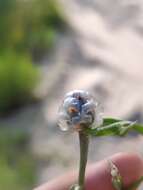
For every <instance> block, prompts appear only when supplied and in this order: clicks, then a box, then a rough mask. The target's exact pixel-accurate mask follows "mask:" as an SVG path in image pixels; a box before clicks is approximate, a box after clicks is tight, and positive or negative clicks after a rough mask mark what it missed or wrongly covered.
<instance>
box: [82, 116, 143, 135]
mask: <svg viewBox="0 0 143 190" xmlns="http://www.w3.org/2000/svg"><path fill="white" fill-rule="evenodd" d="M130 130H134V131H137V132H138V133H140V134H143V125H141V124H137V123H136V122H132V121H124V120H120V119H114V118H104V120H103V124H102V126H99V127H95V128H87V129H86V131H85V132H86V133H87V134H88V135H92V136H111V135H117V136H125V135H126V134H127V133H128V132H129V131H130Z"/></svg>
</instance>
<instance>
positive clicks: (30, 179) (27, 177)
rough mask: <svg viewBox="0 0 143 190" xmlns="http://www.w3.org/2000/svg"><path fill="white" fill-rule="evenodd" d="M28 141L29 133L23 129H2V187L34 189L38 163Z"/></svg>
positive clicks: (0, 148) (5, 188)
mask: <svg viewBox="0 0 143 190" xmlns="http://www.w3.org/2000/svg"><path fill="white" fill-rule="evenodd" d="M28 141H29V136H28V134H27V133H26V132H23V131H22V130H13V129H7V128H1V129H0V189H4V190H28V189H32V186H33V185H34V183H35V180H36V179H35V171H36V163H35V161H34V159H33V156H32V155H31V154H30V151H29V149H28Z"/></svg>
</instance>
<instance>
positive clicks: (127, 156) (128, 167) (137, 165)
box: [112, 153, 143, 186]
mask: <svg viewBox="0 0 143 190" xmlns="http://www.w3.org/2000/svg"><path fill="white" fill-rule="evenodd" d="M112 160H113V162H114V163H115V165H116V166H117V167H118V169H119V172H120V174H121V176H122V177H123V181H124V185H125V186H128V185H129V184H131V183H132V182H133V181H136V180H137V179H139V178H140V177H141V176H142V175H143V159H142V157H141V155H140V154H138V153H118V154H116V155H115V156H114V157H113V158H112Z"/></svg>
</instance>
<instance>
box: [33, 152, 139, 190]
mask: <svg viewBox="0 0 143 190" xmlns="http://www.w3.org/2000/svg"><path fill="white" fill-rule="evenodd" d="M110 159H111V160H112V161H113V163H114V164H115V165H116V166H117V168H118V169H119V172H120V174H121V176H122V177H123V182H124V187H125V189H126V188H127V187H128V186H129V185H130V184H132V183H133V182H134V181H136V180H138V179H139V178H140V177H141V176H143V159H142V158H141V157H140V156H139V155H138V154H131V153H119V154H116V155H114V156H112V157H111V158H110ZM76 179H77V174H76V173H75V172H70V173H68V174H66V175H64V176H62V177H59V178H57V179H55V180H53V181H50V182H48V183H46V184H44V185H42V186H40V187H38V188H35V189H34V190H68V189H69V187H70V186H71V185H72V184H74V183H75V180H76ZM95 189H96V190H105V189H106V190H114V188H113V186H112V183H111V175H110V169H109V165H108V162H107V160H106V159H105V160H103V161H100V162H98V163H96V164H93V165H90V166H88V167H87V177H86V190H95Z"/></svg>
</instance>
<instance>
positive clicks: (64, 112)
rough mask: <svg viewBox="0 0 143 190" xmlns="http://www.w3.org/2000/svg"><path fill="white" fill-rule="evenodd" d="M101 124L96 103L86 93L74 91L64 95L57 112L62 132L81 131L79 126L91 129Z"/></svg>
mask: <svg viewBox="0 0 143 190" xmlns="http://www.w3.org/2000/svg"><path fill="white" fill-rule="evenodd" d="M101 123H102V116H101V112H100V110H99V106H98V103H97V102H96V101H94V98H93V97H92V96H91V95H90V94H89V93H88V92H87V91H83V90H74V91H71V92H69V93H67V94H66V95H65V98H64V100H63V103H62V105H61V107H60V110H59V126H60V128H61V129H62V130H64V131H66V130H68V129H69V128H71V129H76V130H81V126H90V127H92V126H98V125H100V124H101ZM93 124H94V125H93Z"/></svg>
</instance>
